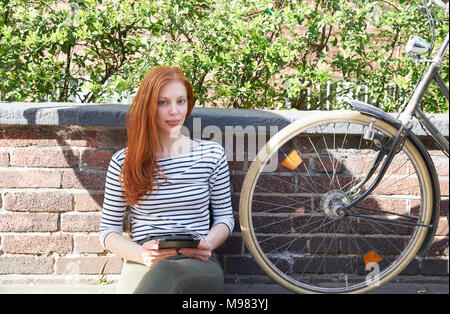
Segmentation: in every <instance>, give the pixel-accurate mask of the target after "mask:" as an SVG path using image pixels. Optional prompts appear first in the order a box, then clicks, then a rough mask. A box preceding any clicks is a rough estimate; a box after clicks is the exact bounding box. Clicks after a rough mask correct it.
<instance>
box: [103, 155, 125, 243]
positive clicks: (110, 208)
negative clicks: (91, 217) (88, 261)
mask: <svg viewBox="0 0 450 314" xmlns="http://www.w3.org/2000/svg"><path fill="white" fill-rule="evenodd" d="M123 151H124V150H121V151H118V152H116V153H115V154H114V155H113V156H112V158H111V161H110V163H109V167H108V172H107V174H106V182H105V196H104V200H103V208H102V216H101V220H100V234H99V238H100V243H101V245H102V246H103V247H104V248H105V249H106V247H105V238H106V236H107V235H108V234H110V233H111V232H116V233H119V234H122V225H123V218H124V216H125V211H126V209H127V206H126V205H125V193H124V190H123V188H122V187H121V186H120V183H119V175H120V171H121V169H122V164H123V160H124V158H125V157H124V154H123V153H124V152H123Z"/></svg>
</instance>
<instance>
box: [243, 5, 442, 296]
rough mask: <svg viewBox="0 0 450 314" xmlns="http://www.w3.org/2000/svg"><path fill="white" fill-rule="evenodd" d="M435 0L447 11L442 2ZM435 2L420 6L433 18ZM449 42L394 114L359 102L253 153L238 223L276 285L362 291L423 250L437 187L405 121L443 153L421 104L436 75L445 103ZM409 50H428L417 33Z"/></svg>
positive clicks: (299, 125) (305, 122)
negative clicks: (445, 62)
mask: <svg viewBox="0 0 450 314" xmlns="http://www.w3.org/2000/svg"><path fill="white" fill-rule="evenodd" d="M432 3H433V4H434V5H436V6H437V7H440V8H443V9H446V10H447V12H448V3H447V4H445V3H443V2H442V1H440V0H433V1H432ZM432 3H431V2H430V3H425V2H424V3H423V4H424V9H425V10H426V12H427V15H428V18H429V19H430V18H431V15H430V11H429V7H430V6H431V4H432ZM430 25H431V24H430ZM448 40H449V36H448V34H447V36H446V38H445V40H444V41H443V43H442V45H441V47H440V48H439V51H438V52H437V54H436V55H435V57H434V58H433V60H427V61H428V62H429V64H428V65H427V67H426V69H427V71H426V72H425V75H424V76H423V78H421V79H420V80H419V83H418V84H417V85H416V88H415V89H414V93H413V94H412V96H411V97H410V99H409V101H408V102H406V104H407V105H406V106H403V107H404V108H402V109H401V111H400V113H399V116H398V117H397V118H394V117H392V116H391V115H388V114H387V113H385V112H384V111H382V110H381V109H378V108H376V107H373V106H371V105H368V104H365V103H363V102H360V101H357V100H355V101H351V102H350V105H351V106H352V108H353V109H354V110H353V111H349V110H348V111H345V110H344V111H340V110H338V111H328V112H320V113H317V114H311V115H308V116H307V117H306V118H305V119H302V120H299V121H296V122H294V123H291V124H290V125H288V126H287V127H285V128H283V129H282V130H281V131H279V132H278V133H277V134H275V135H274V136H273V137H272V138H271V139H270V140H269V141H268V142H267V143H266V145H265V146H264V147H262V149H261V150H260V151H259V152H258V154H257V156H256V157H255V159H254V161H253V162H252V164H251V166H250V167H249V170H248V172H247V175H246V177H245V180H244V183H243V186H242V190H241V196H240V210H239V214H240V225H241V230H242V234H243V238H244V241H245V243H246V247H247V248H248V250H249V252H250V253H251V255H252V256H253V258H254V260H255V261H256V262H257V264H258V265H259V267H260V268H261V269H262V270H263V271H264V272H265V273H266V274H267V275H268V276H270V277H271V278H272V279H273V280H275V281H276V282H277V283H278V284H280V285H281V286H283V287H285V288H287V289H289V290H291V291H293V292H296V293H365V292H369V291H371V290H372V289H375V288H377V287H379V286H380V285H383V284H385V283H387V282H389V281H390V280H392V279H393V278H394V277H395V276H397V275H398V274H399V273H400V272H402V271H403V270H404V269H405V268H406V267H407V266H408V264H409V263H410V262H411V261H412V259H413V258H414V257H415V256H416V255H417V256H423V255H424V254H425V252H426V251H427V250H428V248H429V246H430V245H431V241H432V239H433V237H434V234H435V231H436V228H437V223H438V220H439V201H440V190H439V184H438V180H437V175H436V170H435V167H434V164H433V161H432V159H431V157H430V155H429V153H428V152H427V150H426V149H425V147H424V145H423V144H422V143H421V141H420V140H419V138H418V137H417V136H416V135H415V134H414V133H413V132H412V131H411V126H412V120H413V118H416V119H417V120H418V121H419V122H420V123H421V124H422V126H423V127H424V128H425V129H426V130H428V132H429V133H430V134H431V135H432V137H433V138H434V139H435V141H436V142H437V144H438V145H439V147H440V148H441V150H442V151H443V152H444V154H445V155H446V156H447V157H448V156H449V142H448V140H447V139H446V138H445V137H444V136H443V135H442V134H441V133H440V132H439V131H438V129H437V128H436V127H435V126H434V125H433V124H432V122H431V121H429V119H428V118H427V117H426V116H425V115H424V113H423V112H422V111H421V110H420V109H419V106H418V105H419V103H420V101H421V99H422V97H423V95H424V93H425V91H426V89H427V88H428V86H429V84H430V82H431V80H433V79H434V80H435V81H436V82H437V84H438V86H439V88H440V89H441V90H442V92H443V93H444V95H445V97H446V98H447V102H448V99H449V94H448V88H447V87H446V86H445V84H444V83H443V81H442V78H441V77H440V76H439V73H438V70H439V68H440V66H441V61H442V56H443V55H444V53H445V51H446V49H447V48H448ZM407 51H408V53H409V54H410V55H411V56H412V57H413V58H415V59H416V60H420V61H423V59H421V58H422V56H423V55H424V54H426V53H427V52H428V57H429V56H430V55H431V49H430V48H429V45H427V43H426V42H425V41H424V40H423V39H421V38H419V37H417V36H412V37H411V38H410V40H409V42H408V44H407ZM422 73H423V72H422ZM357 153H358V154H359V155H358V156H362V157H356V156H357V155H356V154H357ZM274 163H275V166H274ZM273 168H276V171H277V173H276V174H271V172H270V171H271V170H267V169H273ZM266 170H267V171H266Z"/></svg>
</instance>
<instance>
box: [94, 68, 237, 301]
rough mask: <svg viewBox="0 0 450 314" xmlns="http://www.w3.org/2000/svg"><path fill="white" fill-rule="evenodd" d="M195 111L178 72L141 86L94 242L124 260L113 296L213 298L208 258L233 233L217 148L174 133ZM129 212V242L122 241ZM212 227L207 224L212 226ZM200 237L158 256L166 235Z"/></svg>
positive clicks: (219, 276)
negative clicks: (97, 240)
mask: <svg viewBox="0 0 450 314" xmlns="http://www.w3.org/2000/svg"><path fill="white" fill-rule="evenodd" d="M193 105H194V96H193V90H192V86H191V84H190V82H189V81H188V79H187V78H186V77H185V75H184V74H183V73H182V72H181V71H180V70H179V69H178V68H177V67H171V66H160V67H157V68H155V69H153V70H151V71H150V72H149V73H147V75H146V76H145V77H144V79H143V80H142V82H141V84H140V86H139V89H138V92H137V94H136V97H135V99H134V101H133V103H132V104H131V106H130V108H129V110H128V113H127V118H126V121H127V135H128V139H127V145H126V148H124V149H122V150H120V151H118V152H116V153H115V154H114V155H113V157H112V158H111V162H110V165H109V168H108V173H107V177H106V186H105V197H104V202H103V210H102V217H101V224H100V242H101V244H102V245H103V247H104V248H105V249H107V250H108V251H110V252H113V253H115V254H117V255H119V256H120V257H122V258H123V259H125V260H126V261H125V263H124V265H123V269H122V274H121V277H120V280H119V286H118V292H119V293H220V292H221V291H222V288H223V271H222V269H221V267H220V265H219V263H218V261H217V259H216V258H215V256H214V254H212V252H213V250H214V249H215V248H217V247H218V246H220V245H221V244H222V243H223V242H224V241H225V240H226V238H227V237H228V236H229V234H230V233H231V231H232V230H233V227H234V219H233V215H232V207H231V196H230V179H229V170H228V164H227V160H226V157H225V152H224V149H223V147H221V146H220V145H218V144H216V143H214V142H212V141H207V140H198V139H196V140H193V139H190V138H188V137H185V136H183V135H182V133H181V132H180V128H181V126H182V125H183V123H184V121H185V120H186V119H187V118H188V117H189V115H190V114H191V112H192V108H193ZM127 207H128V208H129V209H130V218H131V232H132V240H131V239H129V238H128V237H125V236H123V235H122V222H123V218H124V214H125V211H126V209H127ZM211 222H212V223H211ZM186 233H189V234H193V235H196V236H199V237H201V240H200V242H199V244H198V246H197V248H178V249H175V248H167V249H163V248H159V242H158V239H160V238H161V237H164V236H166V235H168V234H186Z"/></svg>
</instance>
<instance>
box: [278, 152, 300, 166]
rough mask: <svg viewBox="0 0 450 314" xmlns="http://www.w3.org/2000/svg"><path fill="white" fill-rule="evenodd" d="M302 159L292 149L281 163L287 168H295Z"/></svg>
mask: <svg viewBox="0 0 450 314" xmlns="http://www.w3.org/2000/svg"><path fill="white" fill-rule="evenodd" d="M302 161H303V160H302V159H301V158H300V156H299V155H298V154H297V151H296V150H295V149H293V150H292V151H291V152H290V153H289V155H288V156H287V157H286V158H285V159H284V160H283V161H282V162H281V165H283V166H284V167H286V168H288V169H291V170H294V169H295V168H297V166H298V165H300V164H301V163H302Z"/></svg>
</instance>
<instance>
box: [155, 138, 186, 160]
mask: <svg viewBox="0 0 450 314" xmlns="http://www.w3.org/2000/svg"><path fill="white" fill-rule="evenodd" d="M159 143H160V146H161V150H160V151H157V152H156V155H157V156H158V157H159V158H165V157H171V156H176V155H180V154H184V153H187V152H189V151H190V145H189V143H190V140H189V138H187V137H186V136H184V135H183V134H181V133H179V134H177V135H168V134H160V135H159Z"/></svg>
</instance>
